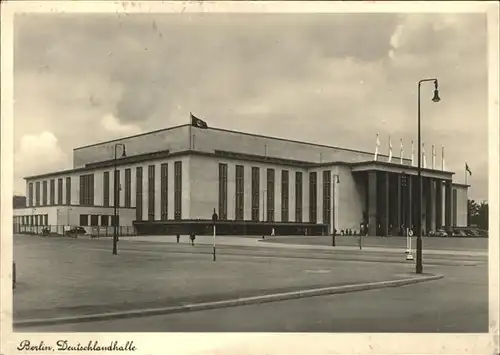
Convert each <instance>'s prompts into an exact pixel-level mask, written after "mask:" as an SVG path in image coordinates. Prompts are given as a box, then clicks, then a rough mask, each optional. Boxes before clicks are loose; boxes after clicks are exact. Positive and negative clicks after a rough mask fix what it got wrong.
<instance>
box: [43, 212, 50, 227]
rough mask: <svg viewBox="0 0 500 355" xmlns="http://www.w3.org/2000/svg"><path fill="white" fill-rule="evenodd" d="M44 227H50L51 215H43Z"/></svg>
mask: <svg viewBox="0 0 500 355" xmlns="http://www.w3.org/2000/svg"><path fill="white" fill-rule="evenodd" d="M43 225H44V226H48V225H49V215H48V214H44V215H43Z"/></svg>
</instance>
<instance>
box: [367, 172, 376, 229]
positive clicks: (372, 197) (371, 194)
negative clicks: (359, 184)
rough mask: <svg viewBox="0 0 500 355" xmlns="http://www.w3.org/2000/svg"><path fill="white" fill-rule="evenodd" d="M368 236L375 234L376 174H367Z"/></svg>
mask: <svg viewBox="0 0 500 355" xmlns="http://www.w3.org/2000/svg"><path fill="white" fill-rule="evenodd" d="M368 234H369V235H376V234H377V172H376V171H369V172H368Z"/></svg>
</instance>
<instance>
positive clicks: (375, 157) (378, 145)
mask: <svg viewBox="0 0 500 355" xmlns="http://www.w3.org/2000/svg"><path fill="white" fill-rule="evenodd" d="M378 147H380V138H379V135H378V133H377V140H376V141H375V156H374V158H373V160H375V161H377V157H378Z"/></svg>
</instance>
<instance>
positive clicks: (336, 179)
mask: <svg viewBox="0 0 500 355" xmlns="http://www.w3.org/2000/svg"><path fill="white" fill-rule="evenodd" d="M332 177H333V179H334V180H333V184H332V185H333V186H332V187H333V189H332V206H333V208H332V247H334V246H335V235H336V234H337V230H336V229H335V228H336V224H335V222H336V220H335V211H336V210H337V209H336V206H335V184H338V183H340V177H339V175H338V174H333V175H332Z"/></svg>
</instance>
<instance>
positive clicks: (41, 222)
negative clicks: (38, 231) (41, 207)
mask: <svg viewBox="0 0 500 355" xmlns="http://www.w3.org/2000/svg"><path fill="white" fill-rule="evenodd" d="M48 223H49V215H48V214H34V215H29V216H14V224H19V225H21V226H47V225H48Z"/></svg>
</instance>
